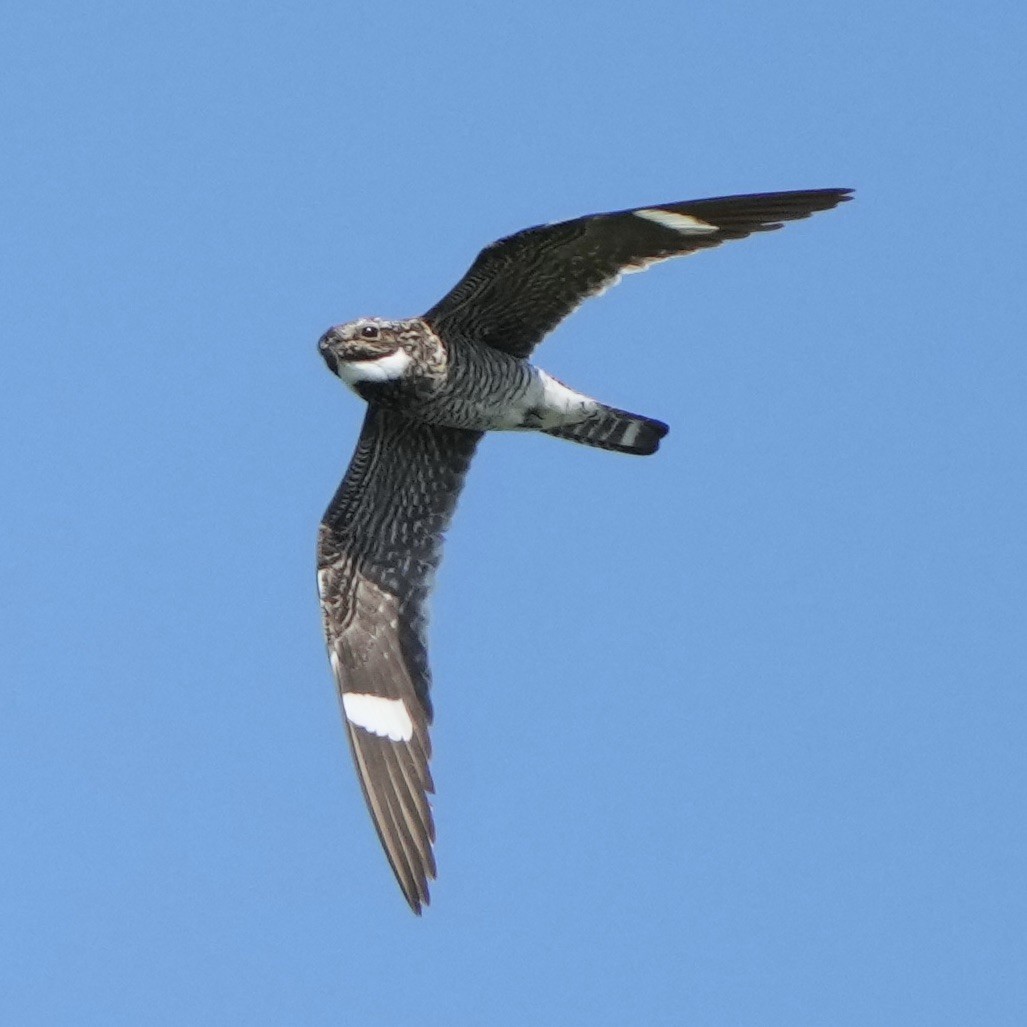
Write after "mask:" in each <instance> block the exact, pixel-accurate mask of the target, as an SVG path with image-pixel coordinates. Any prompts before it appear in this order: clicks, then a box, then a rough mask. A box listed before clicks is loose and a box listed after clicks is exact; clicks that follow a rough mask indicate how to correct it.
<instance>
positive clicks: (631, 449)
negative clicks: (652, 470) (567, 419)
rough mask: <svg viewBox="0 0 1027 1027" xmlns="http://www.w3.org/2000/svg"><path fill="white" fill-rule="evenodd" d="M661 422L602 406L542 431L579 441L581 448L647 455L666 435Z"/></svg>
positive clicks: (653, 451)
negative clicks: (590, 413) (563, 424)
mask: <svg viewBox="0 0 1027 1027" xmlns="http://www.w3.org/2000/svg"><path fill="white" fill-rule="evenodd" d="M668 430H669V429H668V428H667V425H665V424H664V423H663V421H654V420H653V419H652V418H651V417H641V416H640V415H639V414H629V413H628V412H627V411H626V410H617V409H616V408H615V407H603V408H602V409H600V410H598V411H596V413H594V414H593V415H592V416H591V417H589V418H587V419H586V420H584V421H579V422H578V423H577V424H568V425H566V426H564V427H563V428H544V429H543V431H545V433H546V435H554V436H555V437H556V438H558V439H568V440H569V441H571V442H580V443H581V444H582V445H584V446H596V447H597V448H598V449H612V450H614V451H615V452H617V453H631V454H632V455H634V456H648V455H649V454H650V453H655V452H656V450H657V449H659V448H660V439H662V438H663V436H664V435H666V434H667V431H668Z"/></svg>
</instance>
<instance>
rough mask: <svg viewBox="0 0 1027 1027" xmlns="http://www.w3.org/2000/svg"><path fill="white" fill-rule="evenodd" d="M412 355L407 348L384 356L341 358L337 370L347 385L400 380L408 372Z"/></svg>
mask: <svg viewBox="0 0 1027 1027" xmlns="http://www.w3.org/2000/svg"><path fill="white" fill-rule="evenodd" d="M410 361H411V356H410V354H409V353H407V352H406V350H403V349H397V350H394V351H393V352H392V353H386V354H385V355H384V356H382V355H381V354H378V355H376V356H374V357H372V358H371V359H363V360H360V359H357V360H353V359H350V360H340V361H339V362H338V370H337V371H336V372H335V373H336V374H337V375H338V376H339V377H340V378H341V379H342V380H343V381H344V382H345V383H346V384H347V385H353V386H356V385H362V384H376V383H384V382H393V381H398V380H399V379H400V378H402V377H403V376H404V374H406V370H407V368H408V367H409V366H410Z"/></svg>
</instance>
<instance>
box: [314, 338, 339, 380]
mask: <svg viewBox="0 0 1027 1027" xmlns="http://www.w3.org/2000/svg"><path fill="white" fill-rule="evenodd" d="M331 335H332V332H331V329H329V330H328V331H327V332H325V333H324V335H322V336H321V338H320V339H319V340H318V343H317V348H318V352H320V354H321V356H322V357H324V362H325V363H326V364H327V365H328V370H329V371H331V372H332V374H334V375H338V373H339V361H338V359H337V358H336V356H335V354H334V353H333V352H332V343H331Z"/></svg>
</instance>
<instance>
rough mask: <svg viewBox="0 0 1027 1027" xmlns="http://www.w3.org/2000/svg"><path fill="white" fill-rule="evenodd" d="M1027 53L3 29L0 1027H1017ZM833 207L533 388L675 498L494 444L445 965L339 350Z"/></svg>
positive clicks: (968, 19) (122, 17)
mask: <svg viewBox="0 0 1027 1027" xmlns="http://www.w3.org/2000/svg"><path fill="white" fill-rule="evenodd" d="M1025 48H1027V17H1025V15H1024V11H1023V5H1022V3H1020V2H1018V0H1010V2H1008V3H1001V2H983V3H978V4H973V5H971V4H965V5H938V4H935V3H928V2H920V0H914V2H908V3H900V4H895V3H892V2H873V0H872V2H870V3H866V4H857V5H852V4H839V3H826V4H825V3H822V2H808V3H787V4H745V3H737V2H730V0H729V2H718V3H706V4H698V5H697V4H691V3H688V4H686V3H680V2H663V3H642V4H626V5H625V4H612V3H611V4H607V3H603V2H600V3H587V4H586V3H580V4H577V3H567V2H559V0H557V2H548V3H536V2H534V0H526V2H524V3H521V4H518V5H513V6H512V5H502V6H501V5H488V4H479V5H459V4H454V3H447V2H443V3H439V4H415V3H412V2H409V3H408V2H404V3H399V2H395V0H381V2H378V3H375V4H361V5H355V4H347V3H314V4H307V5H293V4H290V5H285V4H275V5H264V4H256V5H254V4H244V3H240V2H225V3H217V2H215V3H210V2H204V3H202V4H201V3H174V4H169V3H141V4H128V3H123V4H117V3H103V4H89V5H84V4H68V3H47V2H41V3H33V4H28V3H21V4H11V5H7V6H6V7H5V10H4V13H3V15H2V16H0V104H2V114H0V119H2V121H0V138H2V149H0V305H2V319H0V331H2V337H3V366H4V372H3V376H2V379H3V385H2V390H0V391H2V396H3V399H2V403H0V438H2V446H0V474H2V481H3V498H2V509H3V530H2V533H0V582H2V583H0V604H2V617H0V675H2V691H0V732H2V735H0V810H2V822H3V831H2V834H3V842H2V847H0V881H2V884H0V891H2V905H0V920H2V927H0V947H2V952H0V1019H2V1020H3V1022H5V1023H10V1024H70V1023H75V1024H93V1023H95V1024H114V1023H125V1024H141V1023H146V1024H149V1023H154V1024H176V1025H178V1024H186V1023H190V1024H254V1023H281V1024H293V1023H296V1024H355V1025H363V1024H383V1025H392V1024H396V1025H402V1024H411V1023H418V1024H426V1025H435V1024H437V1025H452V1024H490V1025H491V1024H498V1025H506V1024H511V1025H513V1024H531V1023H537V1024H586V1023H587V1024H610V1025H619V1024H627V1023H639V1024H686V1023H687V1024H693V1023H694V1024H750V1023H752V1024H755V1023H759V1024H802V1023H819V1024H868V1023H895V1024H898V1023H902V1024H942V1023H944V1024H949V1023H951V1024H971V1023H973V1024H1018V1025H1019V1024H1023V1023H1025V1022H1027V996H1025V983H1024V966H1025V965H1027V952H1025V920H1027V918H1025V912H1027V910H1025V906H1027V887H1025V884H1024V867H1025V860H1027V853H1025V847H1027V846H1025V830H1024V812H1025V808H1024V787H1023V786H1024V782H1025V773H1024V769H1025V768H1024V751H1025V730H1024V728H1025V718H1024V712H1025V710H1024V705H1025V700H1024V691H1025V689H1024V686H1025V683H1027V624H1025V620H1027V618H1025V606H1027V604H1025V599H1027V595H1025V591H1027V585H1025V582H1027V566H1025V564H1027V560H1025V557H1027V547H1025V542H1024V526H1025V525H1027V485H1025V446H1027V418H1025V400H1027V359H1025V348H1027V332H1025V328H1024V325H1025V321H1027V316H1025V315H1027V309H1025V308H1027V302H1025V281H1027V276H1025V271H1027V267H1025V259H1024V251H1025V246H1024V238H1023V234H1024V228H1025V223H1027V205H1025V203H1024V175H1025V171H1024V169H1025V166H1027V145H1025V142H1024V139H1025V135H1027V132H1025V129H1027V124H1025V118H1024V107H1025V96H1027V75H1025V64H1024V59H1023V53H1024V51H1025ZM821 186H852V187H855V188H856V189H857V190H858V193H857V198H856V201H855V202H853V203H850V204H847V205H846V206H844V207H843V208H841V209H839V210H836V211H833V212H830V213H825V214H820V215H817V216H816V217H815V218H813V219H812V220H809V221H805V222H800V223H798V224H794V225H790V226H788V227H786V228H785V229H784V230H782V231H780V232H778V233H774V234H771V235H766V236H763V237H760V238H754V239H749V240H746V241H745V242H740V243H733V244H730V245H728V246H724V247H722V248H720V249H718V250H716V251H715V252H712V253H706V254H702V255H700V256H697V257H695V258H693V259H690V260H687V261H680V262H672V263H669V264H664V265H661V266H660V267H658V268H656V269H654V270H653V271H650V272H649V273H648V274H645V275H640V276H633V277H632V278H630V279H628V280H626V282H625V283H624V284H623V285H622V286H621V287H620V288H618V289H616V290H614V291H613V292H611V293H608V294H607V295H606V296H604V297H603V298H602V299H600V300H596V301H593V302H591V303H590V304H588V305H587V306H586V307H585V308H583V309H582V310H581V311H580V312H579V313H578V314H576V315H575V316H574V317H573V318H572V319H571V320H570V321H569V322H567V323H566V324H565V325H564V326H563V327H562V328H561V329H560V330H559V331H558V332H557V334H556V335H555V337H553V338H552V339H550V340H549V341H548V342H547V343H546V344H545V346H544V347H543V348H542V349H540V350H539V352H538V360H539V362H540V363H541V364H542V365H543V366H545V367H546V368H547V369H548V370H550V371H551V372H552V373H554V374H557V375H558V376H560V377H561V378H563V379H565V380H566V381H568V382H569V383H571V384H573V385H574V386H576V387H577V388H580V389H583V390H585V391H588V392H590V393H592V394H594V395H596V396H598V397H600V398H602V399H603V400H606V401H608V402H611V403H614V404H616V405H619V406H623V407H627V408H628V409H632V410H638V411H640V412H643V413H646V414H649V415H652V416H654V417H659V418H661V419H663V420H666V421H668V422H669V423H670V424H671V434H670V436H669V437H668V438H667V440H666V441H665V443H664V445H663V447H662V449H661V451H660V453H659V454H658V455H657V456H656V457H654V458H651V459H645V460H641V459H631V458H628V457H619V456H616V455H613V454H607V453H602V452H598V451H590V450H586V449H583V448H579V447H576V446H572V445H570V444H566V443H562V442H558V441H556V440H553V439H549V438H545V437H526V436H507V437H493V438H492V439H490V440H488V441H487V442H486V443H485V444H484V445H483V447H482V448H481V450H480V451H479V456H478V458H477V460H476V463H475V466H474V468H473V470H472V473H471V475H470V478H469V483H468V488H467V490H466V492H465V494H464V497H463V500H462V502H461V505H460V508H459V510H458V512H457V516H456V519H455V522H454V525H453V528H452V531H451V534H450V542H449V544H448V549H447V555H446V559H445V561H444V563H443V567H442V570H441V573H440V575H439V583H438V589H437V592H436V595H435V600H434V604H433V622H432V635H431V642H432V654H433V660H434V668H435V680H436V688H435V699H436V711H437V717H436V729H435V742H436V759H435V764H434V768H435V776H436V781H437V784H438V795H437V801H436V815H437V820H438V827H439V844H438V850H437V852H438V859H439V865H440V872H441V876H440V879H439V881H438V882H437V883H436V885H435V887H434V890H433V904H432V906H431V907H430V909H429V910H428V911H427V913H426V915H425V916H424V917H423V918H422V919H420V920H418V919H417V918H415V917H413V916H412V915H411V914H410V912H409V911H408V909H407V908H406V906H405V904H404V902H403V901H402V898H401V896H400V894H399V891H398V889H397V887H396V886H395V884H394V882H393V880H392V876H391V874H390V872H389V870H388V867H387V865H386V863H385V859H384V857H383V855H382V853H381V852H380V850H379V847H378V842H377V839H376V838H375V836H374V833H373V831H372V828H371V826H370V822H369V819H368V817H367V814H366V812H365V810H364V806H363V801H362V799H361V796H360V794H359V789H358V787H357V784H356V781H355V777H354V774H353V771H352V768H351V766H350V757H349V753H348V752H347V750H346V743H345V738H344V733H343V730H342V726H341V722H340V718H339V713H338V710H337V706H336V697H335V693H334V688H333V684H332V681H331V677H330V672H329V668H328V664H327V661H326V659H325V654H324V648H323V641H322V637H321V627H320V619H319V612H318V609H317V604H316V599H315V589H314V569H313V547H314V535H315V530H316V526H317V522H318V520H319V518H320V516H321V513H322V511H323V509H324V507H325V505H326V504H327V502H328V500H329V498H330V496H331V494H332V492H333V491H334V489H335V487H336V485H337V483H338V481H339V479H340V477H341V475H342V473H343V471H344V469H345V466H346V464H347V462H348V460H349V457H350V454H351V452H352V449H353V445H354V442H355V439H356V434H357V430H358V426H359V423H360V419H361V416H362V405H361V404H360V402H359V401H358V400H357V399H356V398H355V397H354V396H352V395H351V394H349V393H347V392H346V391H345V390H344V389H343V388H342V386H341V384H340V383H339V382H338V381H337V380H336V379H334V378H333V377H331V376H330V375H329V373H328V372H327V370H326V368H325V367H324V365H323V363H322V362H321V360H320V358H319V357H318V355H317V352H316V349H315V344H316V340H317V338H318V336H319V335H320V333H321V332H322V331H323V330H324V329H325V328H326V327H327V326H328V325H330V324H332V323H335V322H338V321H343V320H347V319H350V318H352V317H356V316H359V315H362V314H380V315H384V316H388V315H393V316H405V315H411V314H415V313H419V312H421V311H423V310H425V309H427V308H428V307H429V306H430V305H431V304H432V303H433V302H434V301H435V300H436V299H437V298H439V297H440V296H441V295H442V293H443V292H445V291H446V290H447V289H448V288H449V287H450V286H451V285H452V284H453V283H454V282H455V281H456V279H457V278H458V277H459V276H460V275H461V274H462V273H463V271H464V270H465V268H466V267H467V265H468V264H469V263H470V261H471V259H472V258H473V257H474V255H475V253H476V252H477V251H478V249H479V248H480V247H481V246H482V245H484V244H486V243H488V242H490V241H491V240H493V239H495V238H497V237H499V236H501V235H505V234H508V233H510V232H513V231H516V230H518V229H520V228H523V227H526V226H528V225H531V224H536V223H538V222H542V221H551V220H559V219H563V218H568V217H574V216H576V215H579V214H584V213H589V212H594V211H602V210H607V209H614V208H622V207H626V206H634V205H639V204H645V203H655V202H661V201H671V200H680V199H687V198H694V197H701V196H709V195H720V194H725V193H731V192H753V191H764V190H777V189H788V188H810V187H821Z"/></svg>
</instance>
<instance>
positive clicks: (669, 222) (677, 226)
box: [635, 207, 720, 235]
mask: <svg viewBox="0 0 1027 1027" xmlns="http://www.w3.org/2000/svg"><path fill="white" fill-rule="evenodd" d="M635 217H640V218H645V219H646V221H655V222H656V224H658V225H663V227H664V228H670V229H671V230H673V231H675V232H677V233H679V234H680V235H709V234H710V232H718V231H720V229H718V228H717V226H716V225H711V224H710V223H709V222H708V221H700V220H699V218H694V217H692V215H691V214H675V213H674V212H673V211H670V210H652V209H650V208H648V207H646V208H643V209H642V210H636V211H635Z"/></svg>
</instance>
